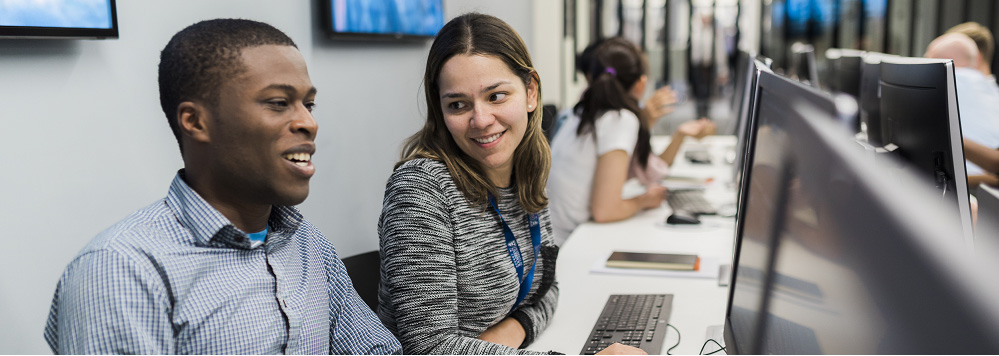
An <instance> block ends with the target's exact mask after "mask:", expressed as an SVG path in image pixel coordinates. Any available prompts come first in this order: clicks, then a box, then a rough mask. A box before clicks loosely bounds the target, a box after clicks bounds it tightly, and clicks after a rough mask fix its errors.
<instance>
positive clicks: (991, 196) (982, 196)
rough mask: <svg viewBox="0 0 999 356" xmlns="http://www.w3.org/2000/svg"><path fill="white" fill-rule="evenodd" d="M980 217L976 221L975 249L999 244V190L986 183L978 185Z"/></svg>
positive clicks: (977, 195)
mask: <svg viewBox="0 0 999 356" xmlns="http://www.w3.org/2000/svg"><path fill="white" fill-rule="evenodd" d="M975 197H977V198H978V219H977V222H976V223H975V249H976V250H977V249H979V248H980V247H981V246H985V248H990V246H991V247H992V248H994V247H996V246H999V234H996V232H999V190H997V189H996V188H993V187H990V186H988V185H985V184H981V185H979V186H978V192H976V193H975Z"/></svg>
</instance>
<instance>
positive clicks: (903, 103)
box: [880, 57, 973, 246]
mask: <svg viewBox="0 0 999 356" xmlns="http://www.w3.org/2000/svg"><path fill="white" fill-rule="evenodd" d="M880 70H881V73H880V76H881V80H880V87H881V88H880V90H881V120H882V121H883V122H882V127H883V128H885V129H886V131H887V132H885V134H886V135H884V136H885V138H886V139H887V141H888V142H887V143H891V144H893V145H894V146H897V149H896V150H895V155H897V156H898V157H901V158H902V159H903V160H904V161H906V162H908V163H909V164H911V165H912V166H913V167H915V169H917V170H918V172H920V175H921V176H922V177H923V179H924V180H926V181H927V182H929V184H932V185H933V186H935V187H936V188H937V189H938V191H939V192H940V193H941V196H942V197H943V198H942V199H943V200H944V201H945V202H946V204H947V205H948V206H950V207H952V209H954V210H955V211H958V212H959V213H960V216H961V220H962V226H963V227H962V231H959V232H956V233H957V234H958V236H961V237H962V238H963V239H964V242H965V243H966V244H967V245H968V246H971V245H972V243H973V232H972V226H971V204H970V201H969V198H968V178H967V173H966V171H965V163H964V144H963V140H962V139H961V137H962V135H961V119H960V115H959V114H958V108H957V105H958V102H957V87H956V83H955V80H954V62H953V61H951V60H949V59H930V58H909V57H883V58H881V65H880Z"/></svg>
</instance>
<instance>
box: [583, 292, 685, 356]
mask: <svg viewBox="0 0 999 356" xmlns="http://www.w3.org/2000/svg"><path fill="white" fill-rule="evenodd" d="M672 308H673V295H672V294H614V295H611V296H610V298H609V299H607V304H604V311H603V312H601V313H600V318H599V319H597V323H596V325H594V326H593V331H591V332H590V337H589V338H587V339H586V344H585V346H583V350H582V351H580V352H579V353H580V354H583V355H593V354H595V353H597V352H600V350H603V349H605V348H607V346H610V345H611V344H613V343H615V342H618V343H622V344H625V345H629V346H634V347H637V348H640V349H642V350H645V352H647V353H648V354H650V355H657V354H659V353H660V352H661V351H662V348H663V342H664V341H666V324H667V323H668V322H669V314H670V311H671V310H672Z"/></svg>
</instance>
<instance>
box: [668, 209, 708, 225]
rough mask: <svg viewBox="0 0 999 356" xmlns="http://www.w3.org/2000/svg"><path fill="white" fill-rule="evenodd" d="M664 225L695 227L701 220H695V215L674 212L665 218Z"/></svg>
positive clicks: (685, 212) (679, 211)
mask: <svg viewBox="0 0 999 356" xmlns="http://www.w3.org/2000/svg"><path fill="white" fill-rule="evenodd" d="M666 223H667V224H670V225H695V224H700V223H701V220H700V219H698V218H697V215H694V214H691V213H690V212H687V211H683V210H674V211H673V214H670V216H669V217H667V218H666Z"/></svg>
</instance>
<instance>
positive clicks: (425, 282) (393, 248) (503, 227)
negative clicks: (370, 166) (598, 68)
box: [378, 13, 641, 354]
mask: <svg viewBox="0 0 999 356" xmlns="http://www.w3.org/2000/svg"><path fill="white" fill-rule="evenodd" d="M424 83H426V88H425V89H426V98H427V107H428V115H427V122H426V124H425V126H424V127H423V129H422V130H420V131H419V132H418V133H416V134H415V135H413V136H412V137H411V138H410V139H409V141H407V143H406V146H405V149H404V150H403V159H402V161H401V162H400V163H399V164H397V165H396V169H395V172H393V174H392V176H391V177H390V178H389V181H388V184H387V186H386V188H385V198H384V200H383V202H382V215H381V218H380V220H379V222H378V234H379V237H380V239H381V250H380V252H381V258H382V266H381V276H382V278H381V285H380V288H379V298H378V299H379V306H378V316H379V317H380V318H381V319H382V321H383V322H384V323H385V325H386V326H387V327H388V328H389V330H391V331H392V332H393V333H395V334H396V335H397V337H398V338H399V340H400V341H401V342H402V345H403V351H404V352H405V353H407V354H512V353H519V354H533V353H539V352H536V351H529V350H524V349H522V348H524V347H527V346H528V345H530V344H531V342H532V341H533V340H534V338H535V337H536V336H537V335H539V334H540V333H541V332H542V331H543V330H544V329H545V327H547V326H548V323H549V321H550V319H551V317H552V315H553V314H554V313H555V306H556V304H557V302H558V284H557V283H556V282H555V258H556V256H557V254H558V248H557V247H556V246H555V245H554V243H553V242H552V225H551V219H550V218H549V213H548V198H547V197H546V196H545V193H544V188H545V182H546V181H547V179H548V169H549V166H550V162H551V157H550V153H549V148H548V143H547V141H546V139H545V138H544V134H543V133H542V130H541V111H540V110H537V108H538V104H539V103H540V102H541V87H540V84H539V83H540V80H539V76H538V73H537V72H536V71H535V70H534V68H533V67H532V65H531V58H530V55H529V54H528V53H527V48H526V46H524V43H523V41H522V40H521V39H520V36H519V35H517V33H516V32H515V31H514V30H513V29H512V28H511V27H510V26H509V25H507V24H506V23H505V22H503V21H502V20H500V19H497V18H495V17H492V16H488V15H482V14H475V13H472V14H466V15H463V16H459V17H457V18H455V19H454V20H452V21H451V22H449V23H448V24H446V25H445V26H444V28H442V29H441V31H440V33H438V35H437V38H436V39H435V40H434V43H433V45H432V46H431V48H430V55H429V56H428V58H427V67H426V73H425V76H424ZM623 347H624V346H621V345H617V346H615V348H623ZM624 352H627V353H641V350H638V349H626V350H624Z"/></svg>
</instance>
